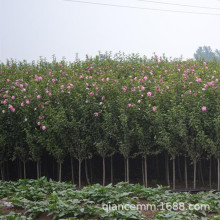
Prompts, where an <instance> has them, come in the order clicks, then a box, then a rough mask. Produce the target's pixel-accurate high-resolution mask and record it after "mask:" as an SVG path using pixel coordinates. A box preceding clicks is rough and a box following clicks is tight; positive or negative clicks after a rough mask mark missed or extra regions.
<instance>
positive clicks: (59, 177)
mask: <svg viewBox="0 0 220 220" xmlns="http://www.w3.org/2000/svg"><path fill="white" fill-rule="evenodd" d="M58 165H59V172H58V180H59V182H61V180H62V163H61V162H59V164H58Z"/></svg>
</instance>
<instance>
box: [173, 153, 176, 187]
mask: <svg viewBox="0 0 220 220" xmlns="http://www.w3.org/2000/svg"><path fill="white" fill-rule="evenodd" d="M175 189H176V158H175V157H173V190H175Z"/></svg>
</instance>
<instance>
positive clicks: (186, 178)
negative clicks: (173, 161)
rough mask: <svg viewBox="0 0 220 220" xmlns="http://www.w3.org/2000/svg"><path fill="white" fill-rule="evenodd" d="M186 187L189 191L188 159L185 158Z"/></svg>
mask: <svg viewBox="0 0 220 220" xmlns="http://www.w3.org/2000/svg"><path fill="white" fill-rule="evenodd" d="M185 187H186V189H188V174H187V158H186V156H185Z"/></svg>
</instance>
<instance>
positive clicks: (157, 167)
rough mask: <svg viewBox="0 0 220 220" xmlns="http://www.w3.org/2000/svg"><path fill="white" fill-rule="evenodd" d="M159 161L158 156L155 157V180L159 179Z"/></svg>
mask: <svg viewBox="0 0 220 220" xmlns="http://www.w3.org/2000/svg"><path fill="white" fill-rule="evenodd" d="M159 167H160V166H159V159H158V155H156V171H157V179H160V168H159Z"/></svg>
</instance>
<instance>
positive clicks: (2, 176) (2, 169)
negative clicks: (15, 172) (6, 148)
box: [1, 164, 5, 181]
mask: <svg viewBox="0 0 220 220" xmlns="http://www.w3.org/2000/svg"><path fill="white" fill-rule="evenodd" d="M1 179H2V181H5V176H4V166H3V164H1Z"/></svg>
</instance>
